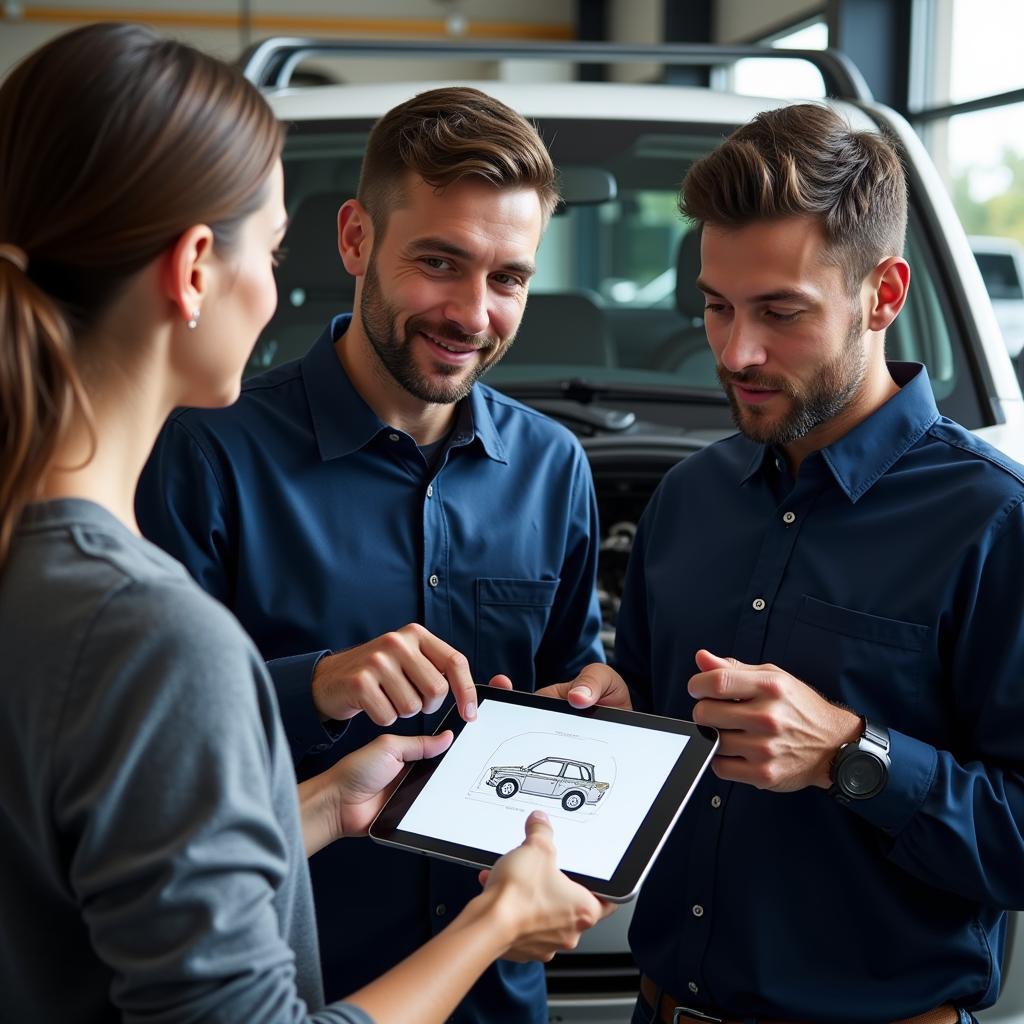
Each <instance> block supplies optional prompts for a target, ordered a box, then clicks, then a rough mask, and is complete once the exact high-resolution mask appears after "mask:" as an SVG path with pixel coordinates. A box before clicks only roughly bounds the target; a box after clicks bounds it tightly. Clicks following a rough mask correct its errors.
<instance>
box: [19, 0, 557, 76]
mask: <svg viewBox="0 0 1024 1024" xmlns="http://www.w3.org/2000/svg"><path fill="white" fill-rule="evenodd" d="M240 8H241V5H240V4H239V3H237V2H234V0H161V2H159V3H152V2H151V3H146V2H145V0H141V2H140V0H134V2H133V0H100V2H98V3H97V2H93V3H90V2H86V0H64V2H62V3H32V2H30V0H21V2H18V0H0V75H3V74H4V73H5V72H6V71H7V70H8V69H9V68H10V67H11V65H13V64H14V63H16V62H17V61H18V60H19V59H20V58H21V57H22V56H24V55H25V54H26V53H28V52H29V51H31V50H32V49H34V48H35V47H37V46H39V45H40V44H41V43H43V42H45V41H46V40H47V39H49V38H51V37H52V36H54V35H57V34H59V33H60V32H63V31H66V30H67V29H69V28H73V27H75V26H76V25H82V24H86V23H87V22H90V21H98V20H119V19H123V20H129V21H142V22H144V23H147V24H150V25H152V26H153V27H154V28H157V29H158V30H160V31H162V32H166V33H167V34H169V35H174V36H176V37H178V38H181V39H184V40H186V41H187V42H190V43H192V44H194V45H196V46H199V47H201V48H202V49H205V50H208V51H209V52H211V53H215V54H217V55H218V56H221V57H224V58H226V59H233V58H235V57H236V56H237V55H238V54H239V52H240V51H241V50H242V49H243V48H244V47H245V46H246V45H247V44H248V43H249V42H251V41H254V40H259V39H261V38H264V37H265V36H268V35H275V34H289V35H303V36H309V35H331V36H338V35H341V36H350V37H378V38H405V39H430V38H434V39H441V38H445V36H446V31H445V17H446V15H447V14H449V13H450V12H451V11H452V10H457V11H458V12H460V13H461V14H462V15H464V16H465V19H466V30H465V35H466V36H467V37H468V38H474V39H483V38H489V39H497V40H500V39H526V40H545V39H546V40H563V39H572V38H574V37H575V14H576V0H516V2H515V4H512V5H508V4H497V3H494V2H493V0H456V2H452V3H446V2H443V0H298V2H288V0H252V2H251V4H250V11H251V22H250V25H249V30H248V31H247V30H246V29H247V26H246V25H245V23H244V22H243V20H242V18H241V16H240ZM413 70H415V69H410V68H408V67H404V68H403V67H402V66H401V65H396V67H395V68H394V69H392V68H388V67H385V66H384V65H382V64H378V66H377V68H376V69H375V71H374V77H377V78H379V77H381V75H382V74H386V75H387V76H388V77H394V74H393V71H398V72H402V71H404V72H405V73H404V74H401V75H400V77H424V76H422V75H419V76H417V75H414V74H411V73H410V72H411V71H413ZM433 73H435V74H436V73H437V69H436V67H435V69H434V72H433ZM349 77H350V78H359V77H361V76H360V75H359V74H358V73H357V74H354V75H350V76H349Z"/></svg>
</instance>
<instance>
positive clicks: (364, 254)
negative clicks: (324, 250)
mask: <svg viewBox="0 0 1024 1024" xmlns="http://www.w3.org/2000/svg"><path fill="white" fill-rule="evenodd" d="M372 250H373V220H372V218H371V217H370V215H369V213H368V212H367V211H366V207H365V206H363V204H362V203H361V202H359V200H358V199H349V200H348V201H347V202H345V203H344V204H343V205H342V207H341V209H340V210H339V211H338V252H339V253H340V254H341V262H342V263H344V264H345V269H346V270H347V271H348V272H349V273H350V274H351V275H352V276H353V277H362V276H363V274H365V273H366V268H367V266H369V263H370V252H371V251H372Z"/></svg>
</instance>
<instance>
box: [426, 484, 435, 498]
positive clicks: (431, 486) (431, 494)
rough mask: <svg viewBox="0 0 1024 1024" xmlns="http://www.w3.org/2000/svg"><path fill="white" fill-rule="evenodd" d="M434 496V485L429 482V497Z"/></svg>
mask: <svg viewBox="0 0 1024 1024" xmlns="http://www.w3.org/2000/svg"><path fill="white" fill-rule="evenodd" d="M433 496H434V485H433V484H427V497H428V498H432V497H433Z"/></svg>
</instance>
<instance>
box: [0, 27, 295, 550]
mask: <svg viewBox="0 0 1024 1024" xmlns="http://www.w3.org/2000/svg"><path fill="white" fill-rule="evenodd" d="M280 149H281V130H280V128H279V127H278V125H277V122H276V120H275V118H274V115H273V114H272V113H271V111H270V109H269V107H268V106H267V104H266V102H265V101H264V100H263V98H262V97H261V96H260V95H259V93H258V91H257V90H256V89H255V88H254V87H253V86H252V85H251V84H250V83H249V82H247V81H246V80H245V79H244V78H243V77H242V75H241V74H240V72H239V71H238V70H237V69H235V68H232V67H229V66H228V65H226V64H224V63H222V62H221V61H218V60H215V59H214V58H212V57H209V56H206V55H205V54H202V53H200V52H199V51H198V50H195V49H193V48H192V47H189V46H185V45H184V44H182V43H178V42H174V41H172V40H168V39H164V38H161V37H160V36H158V35H157V34H156V33H154V32H152V31H150V30H149V29H145V28H141V27H139V26H134V25H114V24H103V25H89V26H86V27H84V28H80V29H76V30H75V31H73V32H68V33H66V34H65V35H62V36H59V37H58V38H56V39H54V40H52V41H51V42H49V43H47V44H46V45H45V46H43V47H41V48H40V49H38V50H36V51H35V52H34V53H32V54H31V55H30V56H29V57H27V58H26V59H25V60H24V61H22V63H21V64H19V65H18V66H17V67H16V68H15V69H14V70H13V71H12V72H11V74H10V75H9V76H8V77H7V79H6V81H5V82H4V83H3V86H2V87H0V243H2V244H6V245H14V246H17V247H18V248H20V249H21V250H23V251H24V252H25V253H26V255H27V267H26V269H25V270H24V271H22V270H21V269H20V268H19V267H18V266H17V265H16V262H15V261H12V260H10V259H3V258H0V564H2V561H3V559H4V558H5V556H6V553H7V550H8V548H9V545H10V542H11V536H12V533H13V531H14V528H15V526H16V525H17V520H18V518H19V516H20V515H21V512H22V510H23V508H24V506H25V505H26V504H27V503H28V502H30V501H31V500H32V499H33V496H34V495H35V494H36V492H37V491H38V488H39V484H40V482H41V480H42V478H43V476H44V474H45V472H46V470H47V468H48V467H49V465H50V462H51V460H52V458H53V453H54V450H55V448H56V446H57V443H58V441H59V440H60V437H61V434H62V431H63V430H64V429H65V427H66V425H67V424H68V422H69V420H70V418H71V416H72V414H73V413H74V411H75V409H76V407H77V408H78V409H80V410H81V411H82V412H84V413H85V417H86V420H87V421H88V419H89V406H88V400H87V396H86V393H85V390H84V388H83V386H82V383H81V380H80V378H79V375H78V372H77V370H76V355H77V353H76V346H77V345H79V344H80V343H81V340H82V338H83V337H84V336H85V335H87V334H88V332H89V331H90V329H91V328H92V327H94V326H95V324H96V322H97V321H98V319H99V318H100V316H101V314H102V313H103V311H104V310H105V309H106V308H107V306H108V305H109V304H110V302H111V301H112V300H113V299H114V297H115V296H116V295H117V294H118V292H119V290H120V289H121V288H122V287H123V286H124V285H125V284H126V283H127V281H128V279H129V278H131V277H132V276H133V275H134V274H136V273H137V272H138V271H140V270H141V269H142V268H143V267H145V266H146V265H147V264H149V263H150V262H152V260H154V259H155V258H156V257H157V256H159V254H160V253H161V252H163V251H165V250H166V249H167V248H168V247H170V246H171V245H172V244H173V243H174V242H175V240H176V239H177V238H178V237H179V236H180V235H181V233H182V232H183V231H184V230H186V229H187V228H188V227H190V226H192V225H194V224H204V223H205V224H208V225H209V226H210V228H211V230H212V231H213V234H214V245H215V247H216V248H217V249H218V250H220V251H221V252H227V253H229V252H230V250H231V247H232V245H233V243H234V241H235V239H236V235H237V231H238V228H239V226H240V224H241V222H242V221H243V220H244V219H245V217H246V216H248V215H249V214H250V213H252V212H253V211H255V210H256V209H258V208H259V206H260V205H261V204H262V203H263V202H264V201H265V200H264V196H265V186H266V182H267V179H268V176H269V174H270V172H271V170H272V169H273V166H274V164H275V162H276V160H277V158H278V156H279V154H280Z"/></svg>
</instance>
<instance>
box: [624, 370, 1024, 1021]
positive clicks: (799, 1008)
mask: <svg viewBox="0 0 1024 1024" xmlns="http://www.w3.org/2000/svg"><path fill="white" fill-rule="evenodd" d="M890 373H891V374H892V376H893V378H894V379H895V381H896V382H897V384H899V385H901V390H900V391H899V393H898V394H896V395H895V396H894V397H893V398H891V399H890V400H889V401H888V402H887V403H886V404H885V405H883V406H882V407H881V408H880V409H878V410H877V411H876V412H875V413H874V414H873V415H872V416H870V417H869V418H868V419H867V420H865V421H864V422H863V423H861V424H860V425H858V426H857V427H856V428H855V429H853V430H852V431H851V432H850V433H848V434H847V435H846V436H845V437H843V438H841V439H840V440H838V441H837V442H836V443H834V444H832V445H830V446H829V447H827V448H825V449H823V450H822V451H820V452H818V453H816V454H814V455H811V456H809V457H808V458H807V459H805V460H804V462H803V463H802V465H801V466H800V469H799V472H798V474H797V476H796V478H795V479H793V478H792V477H791V476H790V475H789V473H788V470H787V468H786V463H785V461H784V459H782V458H781V457H779V453H777V452H775V451H773V450H771V449H766V448H765V447H764V446H761V445H757V444H755V443H753V442H751V441H749V440H747V439H745V438H743V437H742V436H739V435H736V436H734V437H731V438H728V439H726V440H725V441H722V442H720V443H718V444H715V445H713V446H711V447H710V448H708V449H706V450H704V451H702V452H700V453H699V454H696V455H693V456H691V457H690V458H688V459H687V460H686V461H685V462H684V463H683V464H681V465H679V466H677V467H676V468H675V469H674V470H673V471H672V472H671V473H669V474H668V475H667V476H666V478H665V480H664V481H663V483H662V486H661V487H660V489H659V490H658V492H657V493H656V494H655V496H654V498H653V499H652V502H651V504H650V507H649V508H648V510H647V512H646V514H645V515H644V518H643V521H642V523H641V526H640V529H639V531H638V536H637V543H636V547H635V549H634V553H633V556H632V561H631V564H630V568H629V571H628V579H627V588H626V594H625V597H624V600H623V603H622V610H621V613H620V617H619V629H618V636H617V647H616V660H617V665H618V667H619V669H620V670H621V671H622V672H623V674H624V675H625V677H626V679H627V681H628V682H629V683H630V685H631V688H632V689H633V694H634V700H635V703H636V706H637V707H638V708H641V709H653V710H654V711H656V712H658V713H660V714H666V715H672V716H678V717H682V718H687V717H690V715H691V713H692V710H693V704H694V701H693V699H692V698H690V697H689V696H688V694H687V691H686V685H687V682H688V680H689V678H690V676H691V675H693V674H694V673H695V672H696V671H697V669H696V667H695V664H694V654H695V652H696V651H697V650H698V649H699V648H701V647H706V648H708V649H709V650H711V651H713V652H714V653H716V654H719V655H722V656H732V657H735V658H737V659H739V660H740V661H743V662H747V663H750V664H761V663H774V664H775V665H778V666H779V667H781V668H782V669H784V670H786V671H788V672H790V673H792V674H793V675H795V676H797V677H798V678H800V679H802V680H803V681H805V682H806V683H808V684H809V685H811V686H813V687H814V688H815V689H817V690H819V691H820V692H821V693H823V694H824V695H825V696H826V697H828V698H829V699H831V700H834V701H837V702H841V703H843V704H845V705H847V706H849V707H850V708H851V709H852V710H854V711H855V712H857V713H858V714H862V715H865V716H867V717H868V718H869V719H871V720H872V721H873V722H876V723H878V724H879V725H884V726H888V728H889V729H890V730H891V738H892V749H891V757H892V769H891V775H890V778H889V782H888V785H887V787H886V788H885V790H884V791H883V792H882V793H881V794H880V795H878V796H876V797H874V798H873V799H869V800H864V801H860V802H854V803H851V804H850V805H849V806H843V805H841V804H840V803H838V802H837V801H835V800H834V799H833V798H832V797H831V796H830V795H829V794H828V793H827V792H826V791H824V790H822V789H818V788H809V789H805V790H802V791H800V792H797V793H785V794H784V793H770V792H765V791H761V790H758V789H755V788H753V787H751V786H747V785H742V784H739V783H725V782H722V781H720V780H718V779H717V778H716V777H715V776H713V775H712V774H711V773H709V774H708V776H707V777H706V778H705V779H704V780H703V781H702V783H701V786H700V788H699V790H698V792H697V793H695V794H694V796H693V797H692V798H691V801H690V803H689V804H688V808H687V811H686V813H685V815H683V818H682V820H681V822H680V824H679V826H678V827H677V828H676V829H675V831H674V833H673V834H672V836H671V838H670V840H669V842H668V843H667V844H666V846H665V848H664V849H663V851H662V853H661V855H660V857H659V859H658V861H657V863H656V865H655V867H654V869H653V871H652V873H651V875H650V876H649V878H648V880H647V882H646V885H645V886H644V889H643V891H642V892H641V895H640V899H639V904H638V906H637V910H636V914H635V916H634V920H633V926H632V930H631V933H630V939H631V944H632V946H633V950H634V953H635V956H636V958H637V961H638V963H639V964H640V966H641V968H642V970H643V971H644V972H645V973H646V974H648V975H650V976H651V977H652V978H653V979H654V980H655V981H656V982H657V983H659V984H660V985H662V986H663V987H664V989H665V990H666V991H667V992H670V993H672V994H673V995H674V996H676V997H677V998H679V997H686V999H687V1002H689V1003H691V1004H692V1005H693V1006H695V1007H698V1008H699V1007H702V1006H703V1007H707V1008H715V1009H717V1010H719V1011H721V1012H723V1013H724V1015H726V1016H728V1017H731V1018H740V1019H742V1018H744V1017H758V1016H763V1017H769V1018H772V1017H774V1018H784V1019H787V1020H792V1019H796V1020H808V1021H815V1022H817V1024H826V1022H851V1024H852V1022H858V1024H865V1022H871V1021H891V1020H894V1019H898V1018H902V1017H904V1016H910V1015H912V1014H916V1013H920V1012H922V1011H924V1010H926V1009H928V1008H930V1007H933V1006H936V1005H938V1004H941V1003H943V1002H946V1001H951V1002H954V1003H957V1004H959V1005H961V1006H966V1007H968V1008H977V1007H984V1006H986V1005H989V1004H991V1003H992V1002H993V1001H994V1000H995V998H996V995H997V993H998V990H999V982H1000V961H1001V956H1002V950H1003V940H1004V932H1005V927H1006V915H1005V913H1004V912H1003V911H1004V908H1019V907H1024V506H1022V501H1024V485H1022V479H1024V477H1022V474H1024V469H1022V467H1021V466H1018V465H1017V464H1015V463H1013V462H1011V461H1010V460H1008V459H1007V458H1006V457H1004V456H1003V455H1001V454H1000V453H998V452H997V451H995V450H994V449H992V448H991V447H990V446H988V445H986V444H985V443H984V442H982V441H981V440H979V439H978V438H976V437H975V436H973V435H972V434H970V433H969V432H968V431H967V430H965V429H963V428H962V427H960V426H959V425H957V424H955V423H953V422H951V421H950V420H947V419H945V418H943V417H941V416H939V414H938V411H937V410H936V408H935V403H934V400H933V397H932V393H931V389H930V387H929V384H928V379H927V375H926V373H925V371H924V369H923V368H922V367H920V366H917V365H916V364H890ZM694 993H696V994H694Z"/></svg>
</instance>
